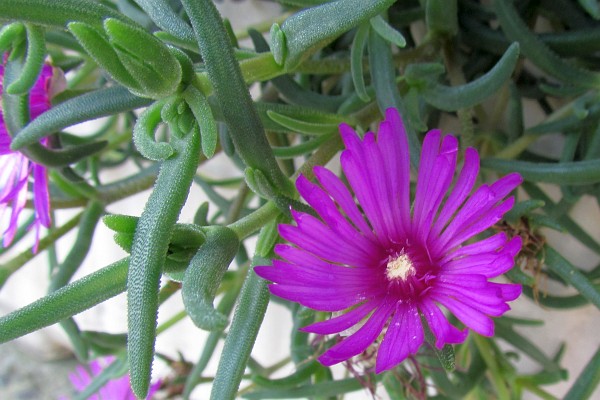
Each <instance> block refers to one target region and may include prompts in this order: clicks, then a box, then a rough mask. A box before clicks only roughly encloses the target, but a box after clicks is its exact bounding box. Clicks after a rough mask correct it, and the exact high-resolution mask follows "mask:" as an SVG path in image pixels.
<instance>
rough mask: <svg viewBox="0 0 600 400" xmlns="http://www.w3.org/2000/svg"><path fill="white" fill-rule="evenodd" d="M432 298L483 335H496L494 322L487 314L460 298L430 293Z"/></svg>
mask: <svg viewBox="0 0 600 400" xmlns="http://www.w3.org/2000/svg"><path fill="white" fill-rule="evenodd" d="M430 297H431V299H432V300H435V301H437V302H439V303H440V304H442V305H443V306H444V307H446V308H447V309H448V310H450V312H451V313H452V314H454V315H455V316H456V318H458V319H459V320H460V322H462V323H463V324H465V325H466V326H467V327H469V328H470V329H472V330H474V331H475V332H477V333H479V334H480V335H483V336H493V335H494V322H493V321H492V320H491V319H490V317H488V316H487V315H485V314H483V313H481V312H480V311H477V310H475V309H474V308H472V307H471V306H468V305H466V304H464V303H462V302H460V301H458V300H455V299H453V298H450V297H447V296H437V295H435V294H433V293H432V294H431V295H430Z"/></svg>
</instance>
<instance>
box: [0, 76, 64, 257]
mask: <svg viewBox="0 0 600 400" xmlns="http://www.w3.org/2000/svg"><path fill="white" fill-rule="evenodd" d="M54 72H55V70H54V69H53V68H52V67H51V66H50V65H47V64H45V65H44V66H43V67H42V71H41V74H40V76H39V78H38V80H37V81H36V83H35V85H34V86H33V88H32V89H31V91H30V93H29V108H30V116H31V118H32V119H33V118H36V117H38V116H39V115H40V114H42V113H43V112H45V111H47V110H48V109H49V108H50V98H51V95H52V94H53V93H55V92H57V91H59V90H61V89H62V87H61V86H62V83H63V80H64V77H62V74H61V73H60V74H56V75H55V74H54ZM3 77H4V67H3V66H2V65H0V91H1V89H2V86H1V82H2V79H3ZM0 100H1V97H0ZM41 143H42V144H43V145H46V144H47V140H46V139H43V140H42V141H41ZM10 144H11V137H10V135H9V133H8V130H7V129H6V125H5V122H4V115H3V114H2V113H1V112H0V218H2V223H3V224H4V223H7V225H8V226H7V227H6V228H2V234H3V235H2V236H3V241H2V246H4V247H7V246H9V245H10V244H11V243H12V241H13V240H14V237H15V234H16V232H17V229H18V227H19V225H20V223H21V222H20V217H21V212H22V211H23V210H24V209H25V206H26V202H27V197H28V193H29V190H30V187H29V184H30V182H31V183H32V190H31V191H32V193H33V198H32V203H33V210H34V218H33V222H32V223H31V225H30V227H29V228H30V229H33V230H34V231H35V242H34V246H33V251H34V252H36V251H37V247H38V244H39V236H40V230H41V228H42V227H45V228H49V227H50V195H49V192H48V170H47V169H46V167H45V166H43V165H40V164H37V163H35V162H33V161H31V160H29V159H28V158H27V157H25V156H24V155H23V154H22V153H21V152H18V151H13V150H11V148H10Z"/></svg>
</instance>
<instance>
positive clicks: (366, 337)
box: [319, 300, 395, 366]
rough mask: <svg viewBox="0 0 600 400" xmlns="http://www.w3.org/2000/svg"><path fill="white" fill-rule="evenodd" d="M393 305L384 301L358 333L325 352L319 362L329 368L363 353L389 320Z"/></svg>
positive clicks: (388, 301)
mask: <svg viewBox="0 0 600 400" xmlns="http://www.w3.org/2000/svg"><path fill="white" fill-rule="evenodd" d="M394 305H395V302H392V301H390V300H384V302H383V304H382V305H381V306H380V307H379V308H378V309H377V310H375V312H374V313H373V315H371V317H370V318H369V319H368V320H367V322H365V324H364V325H363V326H362V327H361V328H360V329H359V330H358V331H356V332H355V333H354V334H352V335H350V336H348V337H347V338H345V339H344V340H342V341H341V342H340V343H338V344H336V345H335V346H333V347H331V348H330V349H329V350H327V351H326V352H325V353H324V354H323V355H321V357H319V362H320V363H321V364H323V365H325V366H331V365H334V364H337V363H340V362H342V361H345V360H348V359H349V358H351V357H354V356H355V355H357V354H360V353H362V352H363V351H365V350H366V349H367V347H369V345H370V344H371V343H373V341H374V340H375V339H377V336H379V334H380V333H381V330H382V329H383V326H384V325H385V323H386V321H387V320H388V319H389V318H390V314H391V312H392V309H393V307H394Z"/></svg>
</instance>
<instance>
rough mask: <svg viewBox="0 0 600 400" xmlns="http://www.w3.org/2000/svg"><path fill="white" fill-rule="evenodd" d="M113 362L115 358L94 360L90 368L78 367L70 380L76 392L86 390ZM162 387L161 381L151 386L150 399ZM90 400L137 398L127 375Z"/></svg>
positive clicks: (105, 386) (104, 387)
mask: <svg viewBox="0 0 600 400" xmlns="http://www.w3.org/2000/svg"><path fill="white" fill-rule="evenodd" d="M113 360H114V357H105V358H103V359H99V360H94V361H92V362H91V363H90V364H89V367H88V368H86V367H84V366H82V365H78V366H77V368H76V370H75V373H73V374H70V375H69V379H70V380H71V383H72V384H73V386H74V387H75V390H77V391H78V392H82V391H83V390H85V389H86V388H87V387H88V386H89V385H90V383H92V381H93V379H94V377H95V376H97V375H99V374H100V373H101V372H102V371H103V370H104V369H105V368H106V367H107V366H108V365H109V364H110V363H111V362H112V361H113ZM160 385H161V381H157V382H155V383H153V384H152V385H151V386H150V390H149V391H148V397H147V398H148V399H151V398H152V396H153V395H154V393H156V391H158V389H159V388H160ZM62 400H65V398H64V397H63V398H62ZM88 400H136V397H135V395H134V394H133V391H132V390H131V385H130V383H129V375H127V374H126V375H123V376H122V377H120V378H117V379H112V380H110V381H108V383H107V384H106V385H104V386H103V387H102V388H100V390H99V391H98V392H97V393H96V394H94V395H92V396H90V397H88Z"/></svg>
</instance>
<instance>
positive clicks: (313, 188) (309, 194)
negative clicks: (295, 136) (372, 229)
mask: <svg viewBox="0 0 600 400" xmlns="http://www.w3.org/2000/svg"><path fill="white" fill-rule="evenodd" d="M296 187H297V188H298V192H299V193H300V195H301V196H302V197H303V198H304V199H305V200H306V201H307V203H308V204H309V205H310V206H311V207H312V208H313V209H314V210H315V211H316V212H317V213H318V214H319V216H320V217H321V218H322V219H323V222H325V224H326V225H327V226H328V227H329V228H331V229H332V230H333V231H334V232H335V233H337V234H338V235H339V236H340V237H341V238H342V239H343V240H344V241H346V242H347V243H352V245H354V246H356V247H358V248H359V249H360V250H361V251H363V252H364V253H365V254H366V255H368V254H372V253H373V252H377V251H378V250H377V244H375V243H374V242H372V241H371V240H369V238H368V237H367V236H365V235H363V234H361V233H360V232H359V231H357V230H356V228H354V227H353V226H352V225H351V224H350V223H349V222H348V221H347V220H346V218H344V216H343V215H342V214H341V213H340V211H339V210H338V209H337V207H336V206H335V203H334V202H333V200H331V198H330V197H329V196H328V195H327V193H326V192H325V191H324V190H323V189H321V188H320V187H319V186H317V185H315V184H313V183H311V182H310V181H309V180H308V179H306V177H304V176H303V175H300V177H298V180H297V181H296Z"/></svg>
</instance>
